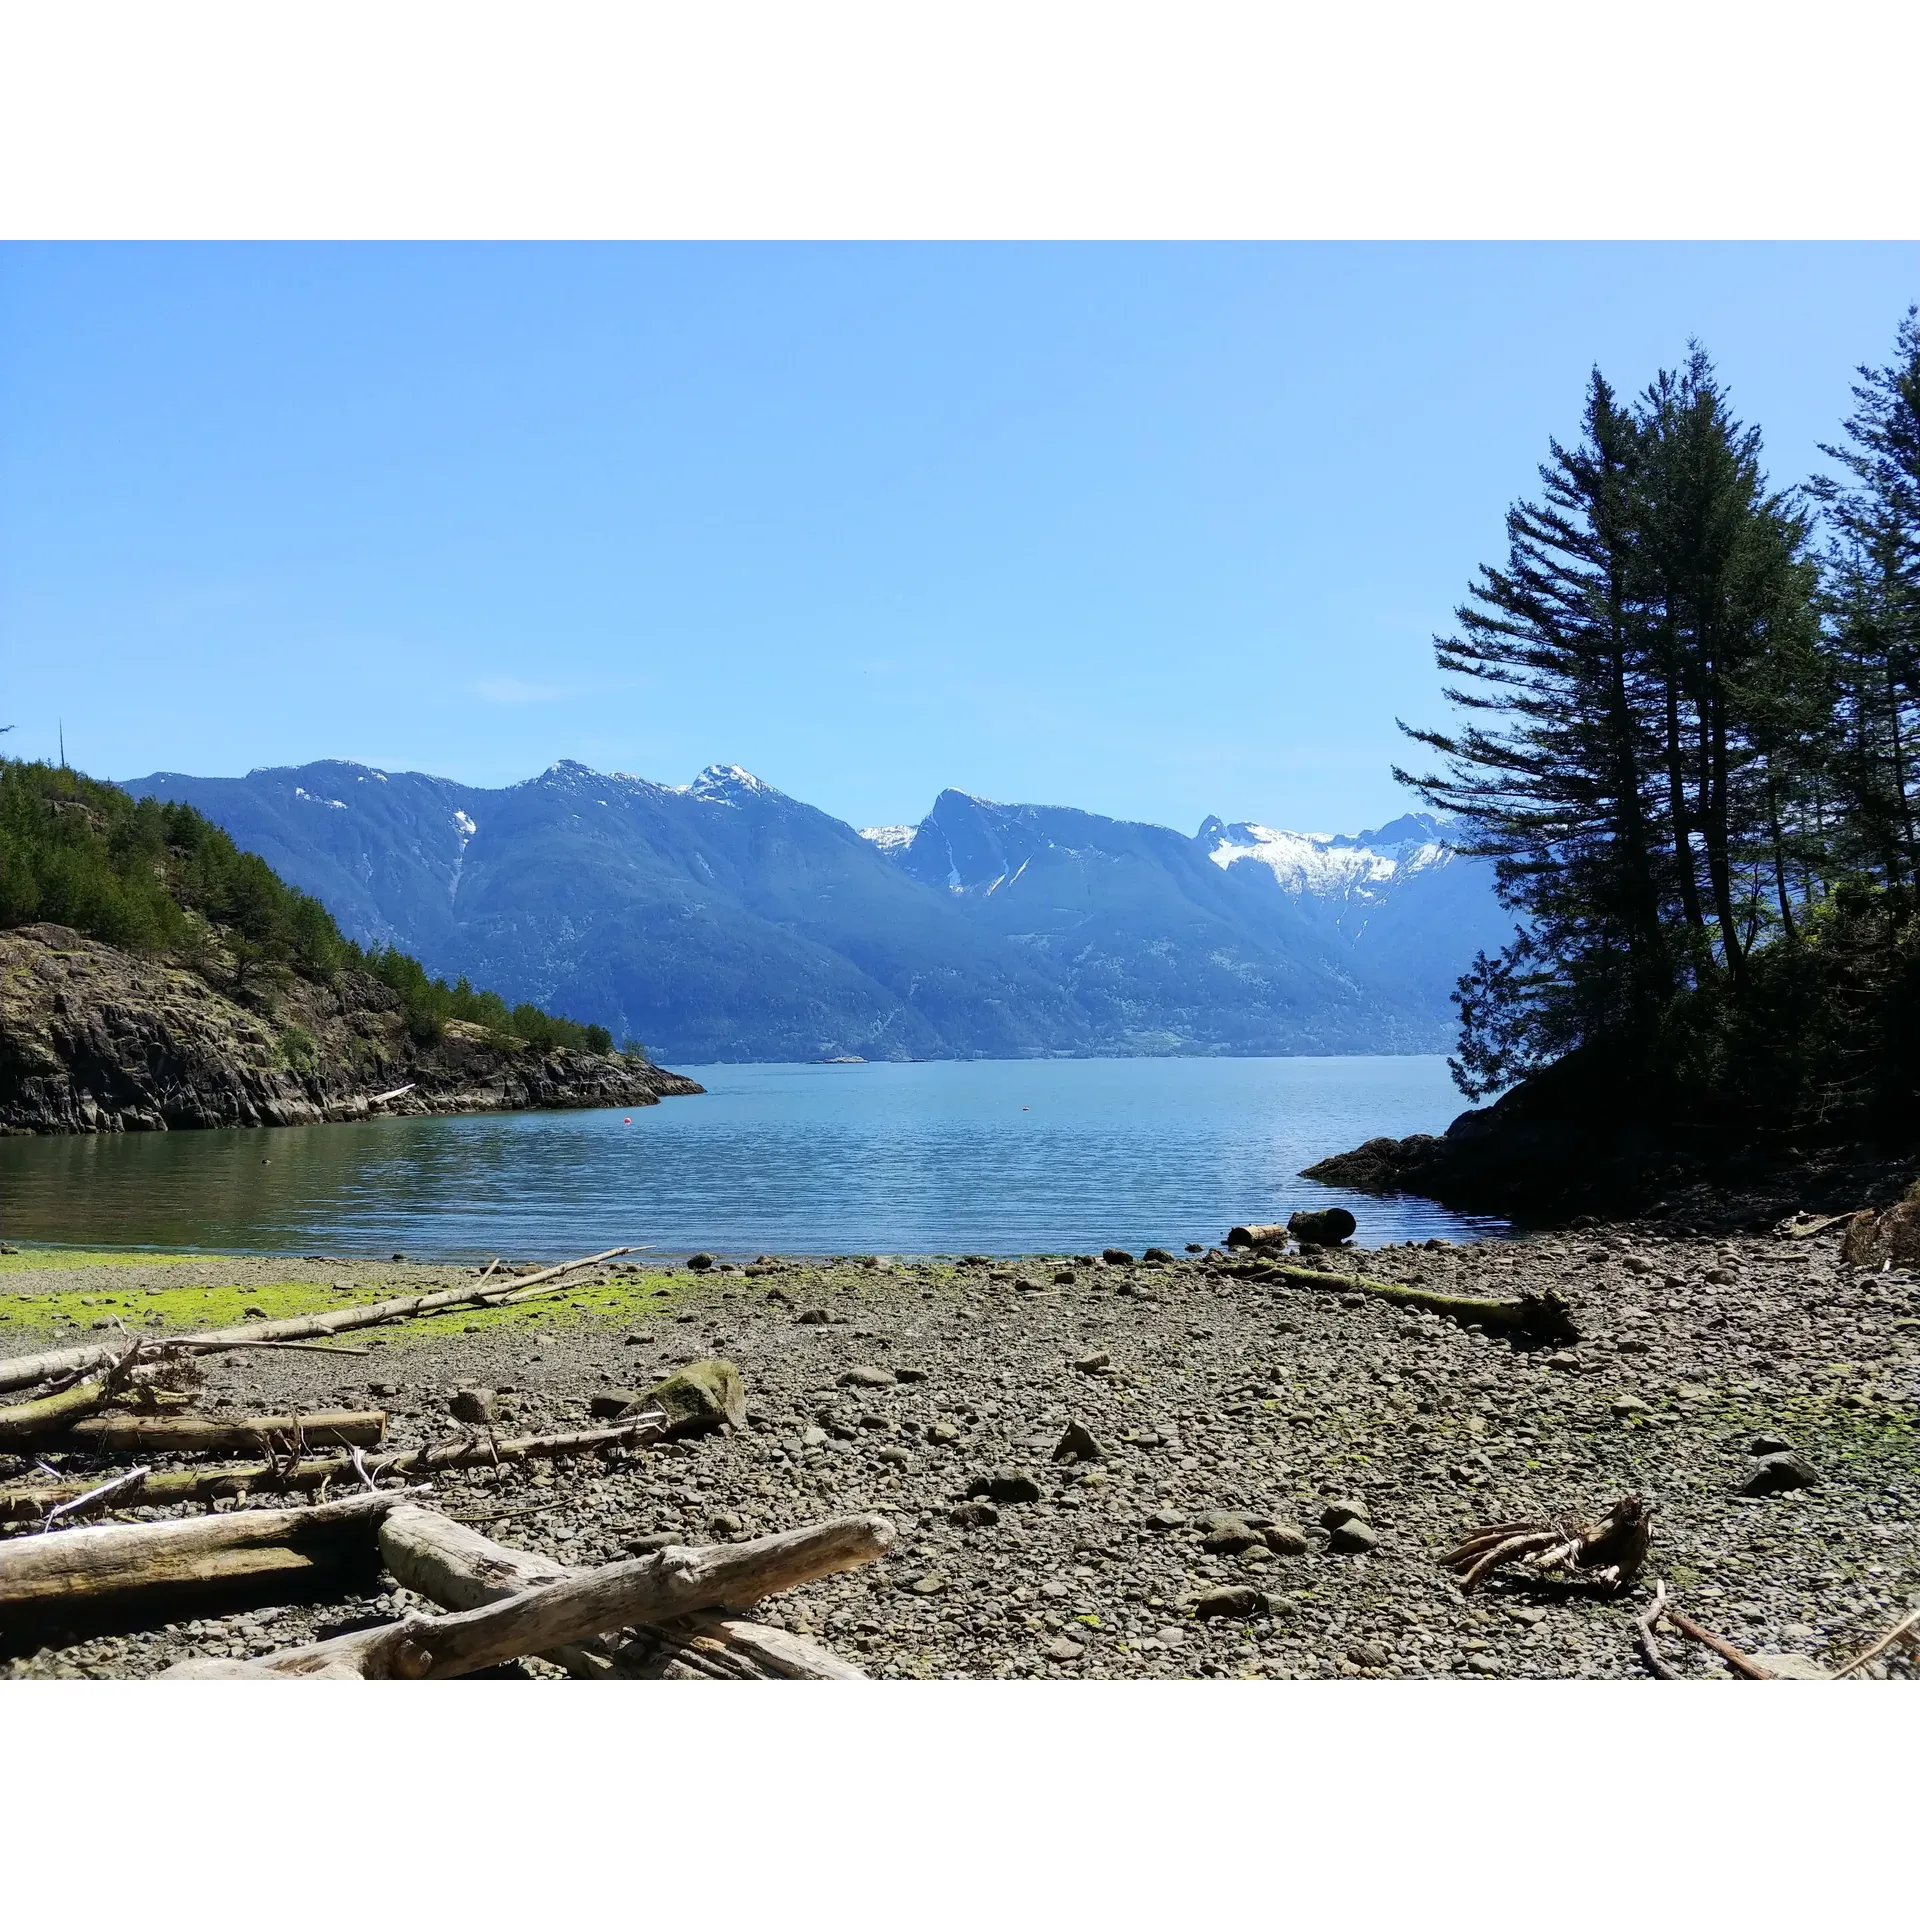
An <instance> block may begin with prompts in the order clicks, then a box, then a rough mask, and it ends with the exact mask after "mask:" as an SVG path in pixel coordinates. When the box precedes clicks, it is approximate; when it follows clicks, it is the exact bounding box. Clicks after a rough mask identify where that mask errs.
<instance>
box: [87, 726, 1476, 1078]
mask: <svg viewBox="0 0 1920 1920" xmlns="http://www.w3.org/2000/svg"><path fill="white" fill-rule="evenodd" d="M124 785H125V786H126V788H127V790H128V791H129V792H131V793H134V794H135V795H142V794H148V793H151V794H153V795H155V796H156V797H158V798H162V799H183V800H190V801H192V803H193V804H194V805H195V806H197V807H199V808H200V809H201V810H202V811H203V812H205V813H207V814H208V815H209V817H211V818H213V819H214V820H216V821H218V822H219V824H221V825H222V826H224V827H225V828H226V829H227V830H228V831H229V832H230V833H232V834H233V836H234V838H235V839H236V840H237V841H238V842H239V843H240V844H241V845H242V846H245V847H248V848H250V849H251V850H252V851H255V852H257V853H259V854H261V856H262V857H263V858H265V859H266V860H267V861H268V863H269V864H270V865H272V866H273V867H274V868H275V869H276V871H278V872H280V873H281V874H282V876H283V877H284V878H286V879H288V880H289V881H291V882H292V883H293V884H295V885H296V886H299V887H301V888H302V889H303V890H305V891H307V892H310V893H313V894H315V895H316V896H317V897H318V898H320V899H321V900H323V901H324V902H325V903H326V904H327V906H328V907H329V908H330V909H331V910H332V911H333V913H334V914H335V916H336V918H337V919H338V920H339V921H340V923H341V925H342V927H343V928H344V929H345V930H346V931H347V932H348V933H349V934H350V935H352V937H354V938H356V939H358V940H361V941H362V942H363V943H367V944H373V943H392V944H398V945H402V946H405V947H406V948H407V949H408V950H409V951H412V952H415V953H417V954H419V955H420V956H421V957H422V959H423V960H425V961H426V963H427V964H428V965H429V966H431V967H432V968H434V969H435V970H436V971H440V972H446V973H448V974H454V973H462V972H464V973H469V974H471V975H472V976H474V977H476V978H481V979H483V980H484V981H485V983H486V984H487V985H488V986H489V987H492V988H494V989H495V990H497V991H500V992H502V993H504V994H506V995H507V996H508V997H510V998H526V999H530V1000H533V1001H535V1002H537V1003H540V1004H547V1003H549V1002H556V1003H557V1002H559V1001H562V1000H563V1001H564V1003H565V1004H566V1005H567V1006H568V1007H569V1008H573V1009H578V1010H582V1011H583V1012H584V1013H585V1015H586V1016H587V1017H590V1018H594V1019H598V1020H600V1021H602V1022H603V1023H604V1024H606V1025H608V1026H609V1027H611V1028H612V1029H613V1030H614V1031H615V1032H616V1033H628V1034H632V1035H633V1036H635V1037H637V1038H640V1039H642V1040H644V1041H645V1042H646V1043H647V1045H648V1046H649V1047H650V1048H651V1049H652V1050H653V1052H654V1054H655V1056H656V1057H658V1058H666V1059H674V1060H680V1061H689V1062H691V1061H703V1060H730V1059H731V1060H745V1059H791V1060H807V1059H819V1058H824V1057H828V1056H831V1055H834V1054H846V1053H858V1054H862V1055H864V1056H866V1057H867V1058H869V1059H872V1058H901V1059H938V1058H969V1057H979V1056H1000V1057H1008V1056H1012V1057H1023V1056H1033V1055H1043V1054H1056V1053H1057V1054H1092V1053H1119V1054H1129V1053H1155V1054H1165V1053H1332V1052H1361V1053H1363V1052H1429V1051H1434V1050H1437V1049H1439V1048H1442V1047H1444V1046H1445V1045H1446V1044H1447V1043H1448V1039H1449V1037H1450V1032H1451V1024H1452V1016H1451V1008H1450V1007H1449V1006H1448V1004H1447V997H1446V996H1447V993H1448V992H1449V991H1450V989H1451V987H1452V984H1453V980H1454V978H1455V977H1456V976H1457V975H1458V974H1459V973H1460V972H1462V971H1463V970H1464V969H1465V967H1466V966H1467V964H1468V963H1469V962H1470V960H1471V958H1472V955H1473V951H1474V949H1475V947H1477V946H1482V945H1488V944H1490V943H1491V944H1497V943H1498V942H1499V941H1500V940H1503V939H1504V938H1505V937H1507V933H1508V928H1507V926H1506V924H1505V917H1504V916H1502V915H1500V914H1499V913H1498V911H1497V909H1496V908H1495V907H1494V905H1493V902H1492V896H1491V889H1490V887H1489V885H1488V883H1487V877H1486V874H1485V871H1484V868H1482V867H1481V866H1480V865H1479V863H1476V862H1471V861H1467V860H1465V859H1463V858H1461V857H1460V856H1458V855H1457V854H1455V853H1454V851H1453V850H1452V849H1451V848H1448V847H1447V846H1446V845H1445V844H1444V835H1443V831H1442V829H1441V826H1440V823H1439V822H1437V821H1435V820H1434V819H1433V817H1432V816H1430V815H1404V816H1402V817H1401V818H1400V819H1399V820H1396V821H1392V822H1389V823H1387V825H1386V826H1385V827H1382V828H1377V829H1372V830H1370V831H1369V832H1367V833H1364V834H1359V835H1351V836H1342V835H1329V834H1314V835H1307V834H1297V833H1292V832H1290V831H1289V830H1284V829H1274V828H1267V827H1263V826H1258V825H1256V824H1254V823H1250V822H1242V823H1238V824H1235V825H1228V824H1227V823H1224V822H1222V821H1220V820H1219V819H1218V818H1217V817H1209V819H1208V820H1207V821H1206V822H1204V823H1203V824H1202V827H1201V829H1200V831H1199V832H1198V833H1197V834H1194V835H1192V836H1188V835H1185V834H1182V833H1180V832H1178V831H1177V830H1176V829H1173V828H1170V827H1162V826H1157V825H1154V824H1152V823H1149V822H1132V821H1119V820H1113V819H1109V818H1108V817H1106V816H1104V815H1099V814H1093V813H1088V812H1084V811H1082V810H1079V809H1075V808H1071V807H1056V806H1038V805H1029V804H1021V803H1003V802H994V801H986V800H981V799H978V798H976V797H975V796H971V795H967V794H964V793H962V792H960V791H959V790H958V789H956V788H948V789H946V790H944V791H943V792H942V793H941V794H940V795H939V796H938V797H937V798H936V800H935V801H934V803H933V805H932V807H930V808H929V810H928V812H927V815H926V816H925V818H923V819H922V820H921V821H920V822H919V823H918V824H917V825H916V826H914V827H912V828H878V829H875V828H868V829H857V828H855V827H853V826H850V825H849V824H847V823H846V822H844V821H841V820H839V819H837V818H835V817H834V816H833V815H830V814H827V813H825V812H823V811H822V810H821V809H819V808H816V807H813V806H811V805H809V804H808V803H807V802H805V801H803V800H799V799H797V798H795V797H793V796H791V795H788V794H785V793H783V792H781V791H780V790H779V789H777V788H775V787H773V786H771V785H770V784H769V783H767V782H766V781H764V780H761V779H759V778H758V777H757V776H755V775H754V774H752V773H751V772H749V771H748V770H747V769H746V768H744V767H740V766H737V765H728V764H722V763H715V764H714V765H712V766H710V767H707V768H705V769H704V770H703V771H702V772H701V773H700V774H699V775H697V776H696V777H695V778H694V779H693V780H691V781H689V782H687V783H686V784H684V785H680V786H671V785H667V784H664V783H661V782H656V781H651V780H647V779H645V778H643V777H642V776H639V775H635V774H626V773H600V772H598V771H596V770H595V769H593V768H590V767H587V766H585V765H584V764H582V763H581V762H578V761H573V760H561V761H557V762H555V764H554V765H553V766H551V767H549V768H547V769H546V770H544V771H543V772H541V773H539V774H536V775H534V776H532V777H531V778H530V779H528V780H525V781H521V782H518V783H516V784H514V785H512V786H508V787H504V788H478V787H471V786H467V785H465V784H463V783H461V782H458V781H452V780H447V779H443V778H441V777H440V776H437V775H431V774H418V773H408V772H393V771H390V770H386V769H381V768H375V767H368V766H363V765H360V764H358V763H355V762H350V761H342V760H329V761H313V762H309V763H307V764H306V765H304V766H300V767H277V768H259V769H255V770H254V771H253V772H251V773H249V774H247V775H246V776H244V777H243V778H240V779H202V778H196V777H194V776H189V775H183V774H175V773H157V774H153V775H149V776H147V777H146V778H145V779H142V780H134V781H128V782H125V783H124Z"/></svg>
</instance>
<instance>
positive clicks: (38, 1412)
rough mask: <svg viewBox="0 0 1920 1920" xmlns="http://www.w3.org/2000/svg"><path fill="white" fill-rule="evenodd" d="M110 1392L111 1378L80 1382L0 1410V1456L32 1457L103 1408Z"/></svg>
mask: <svg viewBox="0 0 1920 1920" xmlns="http://www.w3.org/2000/svg"><path fill="white" fill-rule="evenodd" d="M112 1391H113V1382H112V1380H111V1377H110V1375H108V1374H106V1373H102V1374H100V1375H98V1376H97V1377H96V1378H94V1379H92V1380H83V1381H81V1382H80V1384H79V1385H78V1386H76V1387H68V1388H67V1389H66V1391H65V1392H64V1393H49V1394H46V1395H44V1396H43V1397H42V1398H40V1399H38V1400H23V1401H21V1402H20V1403H19V1405H17V1406H12V1407H0V1453H33V1452H36V1451H38V1449H39V1448H41V1447H43V1446H45V1445H46V1444H47V1442H48V1441H49V1440H51V1439H55V1438H57V1437H58V1436H60V1435H61V1434H63V1433H64V1432H65V1430H66V1429H67V1428H68V1427H71V1426H72V1425H73V1424H74V1422H75V1421H77V1420H80V1419H82V1418H84V1417H85V1416H86V1415H87V1414H89V1413H92V1412H94V1411H95V1410H96V1409H97V1408H99V1407H101V1406H103V1405H104V1404H105V1402H106V1398H107V1396H108V1394H110V1393H111V1392H112Z"/></svg>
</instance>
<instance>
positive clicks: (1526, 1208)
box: [1303, 1055, 1920, 1230]
mask: <svg viewBox="0 0 1920 1920" xmlns="http://www.w3.org/2000/svg"><path fill="white" fill-rule="evenodd" d="M1303 1172H1304V1173H1305V1174H1306V1176H1307V1177H1308V1178H1309V1179H1313V1180H1320V1181H1324V1182H1325V1183H1326V1184H1327V1185H1329V1186H1332V1187H1344V1188H1347V1189H1349V1190H1352V1191H1357V1192H1361V1193H1414V1194H1419V1195H1421V1196H1422V1197H1424V1198H1426V1199H1430V1200H1437V1201H1439V1202H1440V1203H1441V1205H1443V1206H1446V1207H1450V1208H1452V1209H1454V1210H1455V1211H1456V1212H1460V1213H1467V1214H1483V1215H1492V1216H1494V1217H1496V1218H1499V1219H1504V1220H1513V1221H1517V1222H1520V1223H1522V1224H1525V1225H1529V1226H1566V1225H1569V1224H1572V1223H1575V1222H1578V1221H1580V1220H1581V1219H1582V1218H1583V1217H1587V1218H1592V1219H1596V1220H1636V1219H1637V1220H1649V1221H1667V1222H1673V1223H1676V1224H1679V1225H1682V1226H1691V1227H1698V1228H1711V1229H1715V1230H1718V1229H1722V1228H1741V1227H1756V1226H1770V1225H1771V1224H1772V1223H1773V1222H1775V1221H1776V1220H1778V1219H1780V1218H1781V1217H1782V1216H1783V1215H1785V1214H1789V1213H1793V1212H1795V1211H1796V1210H1800V1211H1808V1212H1816V1213H1838V1212H1847V1211H1851V1210H1853V1209H1855V1208H1858V1207H1863V1206H1872V1207H1885V1206H1887V1205H1890V1204H1891V1203H1892V1201H1893V1200H1894V1199H1895V1198H1896V1197H1897V1196H1898V1195H1899V1194H1901V1193H1903V1192H1904V1191H1905V1190H1906V1189H1907V1187H1908V1186H1909V1185H1910V1184H1911V1183H1912V1181H1913V1179H1914V1177H1915V1175H1916V1174H1920V1150H1916V1149H1915V1147H1914V1146H1913V1145H1912V1144H1911V1143H1910V1142H1904V1141H1898V1140H1894V1141H1886V1140H1874V1139H1871V1138H1861V1137H1859V1136H1857V1135H1853V1134H1848V1133H1844V1132H1832V1133H1827V1134H1821V1133H1815V1132H1808V1131H1789V1130H1780V1131H1778V1132H1769V1131H1766V1130H1762V1129H1757V1128H1756V1127H1755V1126H1754V1124H1753V1123H1752V1121H1751V1118H1750V1117H1749V1116H1746V1115H1742V1114H1734V1113H1721V1112H1716V1111H1713V1110H1711V1109H1707V1110H1702V1109H1701V1107H1700V1106H1699V1105H1698V1104H1697V1103H1694V1102H1689V1101H1687V1100H1684V1099H1681V1098H1679V1097H1677V1096H1676V1095H1675V1094H1674V1093H1673V1092H1672V1090H1671V1089H1668V1088H1664V1087H1663V1086H1661V1085H1660V1084H1659V1083H1658V1082H1656V1081H1653V1080H1651V1079H1643V1080H1635V1079H1632V1078H1625V1077H1620V1076H1617V1075H1615V1074H1614V1073H1613V1072H1612V1071H1610V1070H1609V1069H1608V1068H1607V1067H1606V1066H1605V1065H1604V1064H1602V1063H1597V1062H1594V1061H1590V1060H1587V1059H1585V1058H1583V1057H1581V1056H1579V1055H1572V1056H1569V1057H1568V1058H1567V1059H1564V1060H1562V1061H1560V1062H1558V1063H1557V1064H1555V1065H1553V1066H1551V1067H1548V1068H1546V1069H1545V1070H1544V1071H1543V1072H1540V1073H1537V1074H1534V1075H1533V1076H1531V1077H1530V1078H1529V1079H1527V1080H1525V1081H1523V1082H1522V1083H1521V1084H1520V1085H1519V1086H1517V1087H1515V1088H1514V1089H1513V1090H1512V1091H1511V1092H1509V1093H1507V1094H1505V1095H1503V1096H1502V1097H1501V1098H1500V1099H1499V1100H1497V1101H1495V1102H1494V1103H1493V1104H1492V1105H1491V1106H1488V1107H1480V1108H1471V1109H1469V1110H1468V1111H1467V1112H1465V1113H1462V1114H1461V1115H1460V1117H1459V1118H1458V1119H1457V1120H1455V1121H1454V1122H1453V1124H1452V1125H1451V1126H1450V1127H1448V1129H1447V1130H1446V1132H1445V1133H1443V1134H1433V1133H1416V1134H1410V1135H1408V1136H1407V1137H1406V1138H1405V1139H1398V1140H1396V1139H1394V1138H1393V1137H1392V1136H1391V1135H1384V1134H1383V1135H1381V1136H1380V1137H1379V1138H1377V1139H1373V1140H1368V1141H1365V1142H1363V1143H1362V1144H1361V1145H1360V1146H1358V1147H1355V1148H1353V1149H1351V1150H1350V1151H1348V1152H1345V1153H1337V1154H1333V1155H1331V1156H1329V1157H1328V1158H1327V1159H1325V1160H1320V1161H1317V1162H1316V1163H1315V1164H1314V1165H1312V1166H1310V1167H1307V1168H1304V1169H1303Z"/></svg>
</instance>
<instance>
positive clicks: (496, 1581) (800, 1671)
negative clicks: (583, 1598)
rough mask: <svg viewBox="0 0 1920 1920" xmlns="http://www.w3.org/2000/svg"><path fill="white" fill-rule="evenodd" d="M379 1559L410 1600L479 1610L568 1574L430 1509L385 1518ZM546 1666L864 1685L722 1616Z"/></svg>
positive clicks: (841, 1668)
mask: <svg viewBox="0 0 1920 1920" xmlns="http://www.w3.org/2000/svg"><path fill="white" fill-rule="evenodd" d="M380 1557H381V1559H382V1561H383V1562H384V1563H385V1565H386V1569H387V1571H388V1572H389V1573H390V1574H392V1575H393V1577H394V1578H395V1579H396V1580H398V1581H399V1583H400V1584H401V1585H402V1586H403V1587H405V1588H407V1589H408V1590H409V1591H410V1592H413V1593H419V1594H424V1595H425V1596H426V1597H427V1598H428V1599H429V1600H434V1601H437V1602H439V1604H440V1605H441V1606H443V1607H454V1608H472V1607H480V1606H485V1605H487V1604H488V1603H489V1602H490V1601H494V1600H501V1599H505V1598H506V1597H507V1596H508V1595H509V1594H514V1593H524V1592H526V1591H528V1590H529V1589H531V1588H533V1587H540V1586H552V1585H554V1584H555V1583H556V1582H558V1581H562V1580H565V1579H567V1578H568V1577H569V1573H570V1569H569V1568H567V1567H564V1566H562V1565H561V1564H560V1562H559V1561H558V1560H552V1559H549V1558H548V1557H547V1556H546V1555H545V1554H543V1553H527V1552H524V1551H522V1550H521V1549H520V1548H518V1547H507V1546H502V1545H501V1544H500V1543H499V1542H497V1541H494V1540H489V1539H488V1538H487V1537H486V1535H485V1534H483V1533H476V1532H475V1531H474V1530H473V1529H472V1528H471V1527H463V1526H462V1525H461V1524H460V1523H459V1522H458V1521H457V1520H449V1519H448V1518H447V1516H446V1515H445V1514H443V1513H436V1512H435V1511H433V1509H432V1508H429V1507H396V1508H395V1509H394V1511H393V1512H392V1513H390V1514H388V1515H387V1517H386V1519H385V1520H384V1521H383V1522H382V1523H381V1527H380ZM542 1657H543V1658H544V1659H547V1660H551V1661H553V1662H554V1663H555V1664H556V1665H558V1666H562V1667H565V1668H566V1670H567V1671H568V1672H569V1673H570V1674H572V1675H573V1676H574V1677H575V1678H576V1679H579V1680H603V1679H663V1680H664V1679H681V1678H685V1679H703V1680H704V1679H726V1680H864V1679H865V1678H866V1675H865V1674H864V1673H862V1672H861V1671H860V1669H859V1668H858V1667H856V1666H853V1665H852V1664H851V1663H850V1662H848V1661H845V1660H842V1659H840V1658H839V1657H838V1656H837V1655H836V1654H832V1653H829V1652H828V1651H827V1650H826V1648H824V1647H822V1646H820V1645H819V1644H818V1643H817V1642H815V1641H812V1640H808V1639H806V1638H805V1637H804V1636H803V1635H800V1634H797V1633H788V1632H786V1631H785V1630H784V1629H782V1628H779V1627H771V1626H766V1625H763V1624H762V1623H761V1622H759V1621H756V1620H729V1619H727V1618H726V1617H725V1616H724V1615H720V1614H712V1615H708V1614H703V1615H700V1616H699V1617H698V1618H696V1619H692V1620H669V1621H661V1622H658V1623H656V1624H654V1625H652V1626H644V1627H640V1628H637V1629H636V1630H635V1631H634V1632H633V1633H632V1634H631V1635H628V1636H614V1637H612V1638H609V1639H606V1640H602V1641H598V1642H595V1643H593V1644H590V1645H589V1644H585V1643H580V1644H576V1645H573V1646H566V1647H549V1648H544V1649H542Z"/></svg>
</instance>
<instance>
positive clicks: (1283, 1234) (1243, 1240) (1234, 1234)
mask: <svg viewBox="0 0 1920 1920" xmlns="http://www.w3.org/2000/svg"><path fill="white" fill-rule="evenodd" d="M1286 1244H1287V1229H1286V1225H1285V1223H1284V1222H1280V1221H1270V1222H1268V1223H1267V1224H1266V1225H1265V1226H1259V1225H1255V1226H1248V1227H1229V1228H1228V1229H1227V1245H1228V1246H1230V1247H1284V1246H1285V1245H1286Z"/></svg>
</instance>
